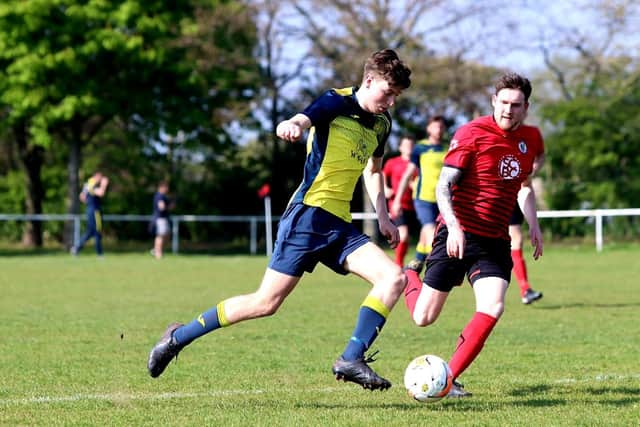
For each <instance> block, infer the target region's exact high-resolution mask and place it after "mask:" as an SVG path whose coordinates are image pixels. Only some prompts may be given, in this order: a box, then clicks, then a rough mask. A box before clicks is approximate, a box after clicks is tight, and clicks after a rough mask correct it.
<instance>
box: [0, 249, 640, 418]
mask: <svg viewBox="0 0 640 427" xmlns="http://www.w3.org/2000/svg"><path fill="white" fill-rule="evenodd" d="M639 256H640V247H638V246H634V245H627V246H624V247H609V248H607V249H606V250H605V251H604V252H603V253H601V254H596V253H595V252H594V250H593V248H592V247H590V246H588V247H564V248H559V247H552V248H547V249H546V253H545V255H544V257H543V258H542V259H541V260H540V261H538V262H532V261H530V262H529V264H528V266H529V271H530V277H531V279H532V281H533V284H534V286H535V288H536V289H540V290H542V291H544V295H545V296H544V298H543V299H542V300H541V301H540V302H538V303H536V304H534V305H532V306H523V305H522V304H521V303H520V302H519V298H518V293H517V286H515V284H513V285H512V288H511V289H510V291H509V293H508V296H507V310H506V312H505V315H504V317H503V318H502V320H501V321H500V322H499V323H498V326H497V327H496V329H495V330H494V333H493V335H492V336H491V338H490V339H489V341H488V342H487V344H486V346H485V348H484V350H483V352H482V353H481V354H480V356H479V357H478V358H477V359H476V361H475V362H474V364H473V365H471V367H470V368H469V369H468V370H467V371H466V372H465V373H464V374H463V375H462V377H461V378H460V379H461V380H462V382H464V383H465V385H466V388H467V389H469V390H470V391H472V392H474V396H473V397H472V398H470V399H464V400H443V401H441V402H438V403H436V404H433V405H424V404H419V403H416V402H413V401H411V400H410V399H409V398H408V397H407V395H406V393H405V391H404V388H403V386H402V376H403V371H404V368H405V366H406V365H407V363H408V362H409V361H410V360H411V359H413V357H415V356H418V355H420V354H424V353H434V354H438V355H441V356H442V357H444V358H445V359H448V357H449V356H450V354H451V351H452V349H453V347H454V345H455V342H456V339H457V336H458V334H459V332H460V330H461V328H462V327H463V326H464V325H465V324H466V322H467V321H468V319H469V318H470V316H471V315H472V313H473V311H474V304H473V296H472V292H471V291H470V289H469V287H468V285H466V284H465V285H464V286H463V287H462V288H457V289H456V290H455V291H454V292H453V293H452V295H451V297H450V299H449V301H448V303H447V306H446V307H445V309H444V311H443V314H442V315H441V317H440V319H439V320H438V322H437V323H436V324H435V325H432V326H430V327H427V328H418V327H415V326H414V325H413V324H412V323H411V322H410V319H409V316H408V314H407V311H406V309H405V307H404V303H402V302H400V303H399V304H398V306H397V307H396V310H394V311H393V312H392V314H391V316H390V318H389V321H388V322H387V325H386V327H385V329H384V331H383V332H382V334H381V335H380V337H379V339H378V340H377V342H376V343H375V344H374V348H377V349H380V354H379V356H380V358H379V360H378V361H377V362H376V363H375V364H374V365H373V367H374V368H375V369H376V370H377V371H378V372H380V373H381V374H382V375H383V376H385V377H387V378H389V379H390V380H391V381H392V382H393V383H394V387H392V388H391V389H390V390H388V391H386V392H368V391H365V390H362V389H361V388H359V387H358V386H356V385H354V384H351V383H347V384H345V383H342V382H340V383H338V382H336V381H335V379H334V378H333V377H332V375H331V372H330V369H331V364H332V362H333V360H334V359H335V358H336V357H337V356H338V355H339V354H340V353H341V352H342V350H343V347H344V345H345V343H346V341H347V339H348V337H349V336H350V334H351V331H352V329H353V326H354V323H355V318H356V314H357V308H358V306H359V305H360V303H361V302H362V300H363V298H364V296H365V294H366V291H367V289H368V288H367V286H366V285H365V284H364V282H362V281H361V280H360V279H358V278H357V277H354V276H347V277H342V276H338V275H336V274H334V273H332V272H331V271H329V270H328V269H326V268H324V267H322V266H319V267H318V268H317V269H316V272H315V273H314V274H312V275H307V276H305V278H304V279H303V281H302V282H301V283H300V285H299V286H298V289H296V291H294V293H293V294H292V295H291V296H290V297H289V299H288V300H287V301H286V302H285V304H284V305H283V307H282V308H281V310H280V312H279V313H278V314H277V315H276V316H273V317H270V318H267V319H261V320H257V321H251V322H246V323H242V324H238V325H235V326H233V327H231V328H227V329H223V330H221V331H216V332H214V333H212V334H210V335H208V336H206V337H204V338H203V339H201V340H199V341H198V342H196V343H194V344H193V345H192V346H190V347H187V348H186V349H185V350H184V351H183V352H182V353H181V354H180V358H179V361H178V362H177V363H172V364H171V365H170V366H169V368H168V369H167V371H166V372H165V373H164V374H163V375H162V376H161V377H160V378H158V379H155V380H154V379H151V378H150V377H149V376H148V374H147V371H146V359H147V355H148V352H149V349H150V348H151V346H152V345H153V344H154V342H155V341H156V340H157V339H158V337H159V335H160V334H161V333H162V331H163V330H164V328H165V327H166V325H167V324H168V323H169V322H171V321H175V320H181V321H188V320H191V319H192V318H193V317H195V316H196V315H198V314H199V312H200V311H202V310H204V309H207V308H209V307H211V306H213V305H215V304H216V303H217V302H218V301H219V300H221V299H223V298H226V297H229V296H232V295H235V294H237V293H244V292H250V291H252V290H253V289H255V287H256V286H257V284H258V283H259V281H260V279H261V277H262V273H263V270H264V267H265V265H266V259H265V258H264V257H245V256H237V257H207V256H168V257H167V258H165V259H164V260H162V261H160V262H157V261H155V260H153V259H151V258H150V257H149V256H148V255H147V254H145V255H144V256H143V255H134V254H107V256H106V257H105V259H103V260H98V259H96V258H95V256H93V255H92V254H91V253H89V252H88V253H87V254H83V255H82V256H79V257H77V258H72V257H69V256H64V255H60V254H58V255H55V254H47V255H40V256H22V255H17V256H10V257H3V258H0V290H1V291H2V296H1V298H0V324H1V325H2V340H1V341H0V375H1V381H0V424H1V425H11V426H13V425H43V426H44V425H46V426H50V425H126V426H141V425H154V426H157V425H212V426H213V425H220V426H250V425H257V426H281V425H286V426H309V425H313V426H316V425H318V426H327V425H346V426H418V425H430V426H452V425H469V426H471V425H473V426H476V425H485V426H496V425H505V426H506V425H508V426H517V425H523V426H525V425H526V426H538V425H554V426H577V425H583V426H592V425H611V426H621V425H629V426H631V425H637V423H638V420H639V419H640V367H639V366H640V365H639V363H638V362H639V361H640V356H639V353H640V315H639V314H638V313H640V292H639V290H638V289H639V288H638V286H639V283H638V277H640V262H638V258H639Z"/></svg>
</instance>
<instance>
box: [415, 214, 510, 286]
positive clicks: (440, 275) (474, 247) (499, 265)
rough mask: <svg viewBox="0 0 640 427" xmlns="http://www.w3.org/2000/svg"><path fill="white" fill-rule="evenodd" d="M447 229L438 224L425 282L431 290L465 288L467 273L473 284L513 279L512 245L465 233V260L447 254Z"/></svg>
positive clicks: (503, 241)
mask: <svg viewBox="0 0 640 427" xmlns="http://www.w3.org/2000/svg"><path fill="white" fill-rule="evenodd" d="M448 235H449V231H448V230H447V227H446V226H445V225H444V224H442V223H438V226H437V229H436V234H435V237H434V239H433V249H432V250H431V254H430V255H429V257H428V258H427V271H426V273H425V275H424V279H423V282H424V284H425V285H427V286H429V287H430V288H433V289H437V290H439V291H442V292H450V291H451V289H453V287H454V286H460V285H462V282H463V280H464V276H465V274H466V276H467V278H468V280H469V282H470V283H471V284H472V285H473V283H475V281H476V280H478V279H482V278H484V277H500V278H501V279H504V280H506V281H507V282H509V281H510V280H511V269H512V268H513V261H511V242H509V241H508V240H504V239H495V238H491V237H483V236H478V235H477V234H472V233H466V232H465V233H464V236H465V239H466V244H465V247H464V256H463V258H462V259H459V258H451V257H449V255H447V236H448Z"/></svg>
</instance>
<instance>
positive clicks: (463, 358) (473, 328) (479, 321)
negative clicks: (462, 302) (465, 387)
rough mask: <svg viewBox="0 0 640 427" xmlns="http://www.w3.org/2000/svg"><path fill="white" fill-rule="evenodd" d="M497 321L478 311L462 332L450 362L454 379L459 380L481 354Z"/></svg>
mask: <svg viewBox="0 0 640 427" xmlns="http://www.w3.org/2000/svg"><path fill="white" fill-rule="evenodd" d="M497 321H498V319H496V318H495V317H492V316H489V315H488V314H485V313H480V312H479V311H476V314H474V316H473V318H472V319H471V321H470V322H469V323H467V326H465V328H464V329H463V330H462V333H461V334H460V337H459V338H458V346H457V347H456V351H455V352H454V353H453V356H451V361H449V367H450V368H451V372H452V373H453V378H458V376H460V374H462V373H463V372H464V370H465V369H467V367H468V366H469V365H470V364H471V362H473V360H474V359H475V358H476V356H477V355H478V354H479V353H480V350H482V347H484V342H485V341H486V340H487V338H489V334H490V333H491V331H492V330H493V327H494V326H495V325H496V322H497Z"/></svg>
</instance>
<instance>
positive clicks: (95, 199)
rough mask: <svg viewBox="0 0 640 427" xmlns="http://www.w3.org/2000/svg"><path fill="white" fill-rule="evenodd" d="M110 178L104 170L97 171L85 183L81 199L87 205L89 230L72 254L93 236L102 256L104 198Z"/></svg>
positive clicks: (76, 252)
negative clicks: (103, 172)
mask: <svg viewBox="0 0 640 427" xmlns="http://www.w3.org/2000/svg"><path fill="white" fill-rule="evenodd" d="M108 185H109V178H107V177H106V176H105V175H103V174H102V172H99V171H98V172H95V173H94V174H93V175H92V176H91V177H90V178H89V179H88V180H87V182H86V183H85V184H84V185H83V187H82V191H81V192H80V196H79V198H80V201H81V202H82V203H84V204H85V205H86V215H87V230H86V231H85V233H84V235H83V236H82V238H81V239H80V242H79V243H78V245H77V246H72V247H71V254H72V255H77V254H78V252H80V251H81V250H82V247H83V246H84V245H85V243H87V241H88V240H89V239H91V238H92V237H93V238H95V245H96V254H98V256H102V255H103V252H102V210H101V208H102V199H103V198H104V196H105V194H106V192H107V186H108Z"/></svg>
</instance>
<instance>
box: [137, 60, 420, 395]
mask: <svg viewBox="0 0 640 427" xmlns="http://www.w3.org/2000/svg"><path fill="white" fill-rule="evenodd" d="M410 75H411V70H410V69H409V68H408V67H407V66H406V65H405V64H404V63H403V62H402V61H401V60H400V59H399V58H398V55H397V54H396V52H394V51H393V50H390V49H384V50H381V51H378V52H375V53H374V54H372V55H371V56H370V57H369V58H368V59H367V61H366V63H365V65H364V73H363V78H362V82H361V84H360V86H359V87H348V88H344V89H331V90H329V91H327V92H325V93H324V94H323V95H322V96H320V97H319V98H317V99H316V100H315V101H314V102H312V103H311V104H310V105H309V106H308V107H307V108H306V109H305V110H304V111H303V112H301V113H298V114H296V115H295V116H293V117H292V118H290V119H289V120H285V121H283V122H281V123H280V124H278V126H277V128H276V133H277V135H278V137H280V138H282V139H283V140H285V141H289V142H295V141H298V140H299V139H300V138H301V137H302V134H303V132H304V131H306V130H307V129H308V130H309V134H308V138H307V158H306V161H305V164H304V177H303V180H302V183H301V184H300V186H299V187H298V189H297V190H296V191H295V193H294V194H293V196H292V197H291V200H290V202H289V205H288V207H287V209H286V211H285V213H284V214H283V215H282V218H281V220H280V224H279V227H278V234H277V238H276V244H275V248H274V252H273V256H272V257H271V260H270V262H269V265H268V267H267V269H266V272H265V274H264V277H263V278H262V283H261V284H260V286H259V288H258V289H257V290H256V291H255V292H253V293H250V294H247V295H238V296H235V297H232V298H228V299H225V300H223V301H221V302H219V303H218V304H217V305H216V306H214V307H212V308H211V309H209V310H208V311H206V312H204V313H202V314H201V315H199V316H198V317H197V318H196V319H194V320H193V321H192V322H191V323H188V324H186V325H182V324H180V323H173V324H171V325H169V327H168V328H167V330H166V331H165V333H164V335H163V336H162V338H161V339H160V341H158V342H157V343H156V345H155V346H154V347H153V348H152V350H151V353H150V354H149V360H148V369H149V374H150V375H151V376H152V377H157V376H159V375H160V374H161V373H162V372H163V371H164V369H165V368H166V367H167V365H168V364H169V362H170V361H171V360H172V359H173V358H174V357H176V356H177V355H178V353H179V352H180V351H181V350H182V348H184V346H186V345H187V344H189V343H190V342H192V341H193V340H194V339H196V338H198V337H201V336H202V335H204V334H206V333H208V332H211V331H213V330H216V329H219V328H221V327H225V326H230V325H233V324H236V323H238V322H241V321H244V320H249V319H254V318H259V317H264V316H270V315H272V314H274V313H275V312H276V311H277V310H278V308H279V307H280V305H281V304H282V303H283V302H284V300H285V298H286V297H287V295H289V294H290V293H291V292H292V291H293V289H294V288H295V287H296V285H297V284H298V282H299V281H300V279H301V277H302V275H303V274H304V273H305V272H309V273H310V272H312V271H313V269H314V268H315V266H316V265H317V264H318V263H319V262H320V263H322V264H324V265H326V266H327V267H329V268H330V269H332V270H333V271H335V272H336V273H338V274H342V275H345V274H348V273H354V274H356V275H357V276H360V277H362V278H363V279H365V280H366V281H368V282H369V283H370V284H371V285H372V288H371V290H370V292H369V294H368V295H367V296H366V298H365V299H364V302H363V303H362V305H361V307H360V310H359V315H358V319H357V322H356V326H355V329H354V331H353V334H352V336H351V337H350V339H349V340H348V343H347V345H346V348H345V350H344V352H343V353H342V355H341V356H340V357H338V359H337V360H336V361H335V363H334V364H333V368H332V370H333V373H334V375H335V376H336V379H342V380H345V381H352V382H355V383H357V384H359V385H361V386H362V387H364V388H366V389H371V390H375V389H381V390H384V389H387V388H389V387H390V386H391V383H390V382H389V381H387V380H386V379H384V378H382V377H380V376H378V375H377V374H376V373H375V372H374V371H373V370H372V369H371V368H370V367H369V365H368V364H369V363H370V362H372V361H373V359H372V357H371V356H372V355H369V356H365V352H366V351H367V350H368V349H369V348H370V347H371V344H372V343H373V341H374V340H375V339H376V337H377V336H378V334H379V332H380V330H381V329H382V327H383V325H384V324H385V322H386V319H387V316H388V315H389V312H390V311H391V309H392V308H393V306H394V305H395V304H396V302H397V300H398V298H399V297H400V295H402V291H403V290H404V287H405V284H406V276H405V275H404V273H403V272H402V269H401V268H400V266H398V265H396V264H395V263H394V262H393V261H392V260H391V258H389V256H387V254H386V253H385V252H384V251H383V250H382V249H381V248H380V247H378V246H377V245H375V244H374V243H373V242H371V241H370V240H369V237H368V236H366V235H365V234H363V233H362V232H361V231H360V230H358V229H357V228H356V227H355V226H354V225H353V224H352V222H351V213H350V203H351V199H352V198H353V193H354V190H355V186H356V183H357V182H358V179H359V178H360V176H362V177H363V179H364V183H365V186H366V189H367V193H368V195H369V197H370V199H371V201H372V203H373V205H374V206H375V208H376V212H377V216H378V225H379V228H380V232H381V233H382V235H383V236H385V237H386V239H387V241H388V243H389V244H390V245H391V247H395V245H396V244H397V243H398V241H399V233H398V229H397V228H396V226H395V225H394V224H393V222H392V221H391V219H390V217H389V214H388V211H387V206H386V200H385V196H384V186H383V181H382V173H381V169H382V158H383V154H384V148H385V144H386V141H387V138H388V136H389V134H390V132H391V116H390V115H389V113H388V112H387V110H388V109H389V108H391V107H392V106H393V105H394V103H395V101H396V98H397V97H398V96H399V95H400V93H401V92H402V91H403V90H404V89H406V88H408V87H409V86H410V84H411V80H410Z"/></svg>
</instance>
